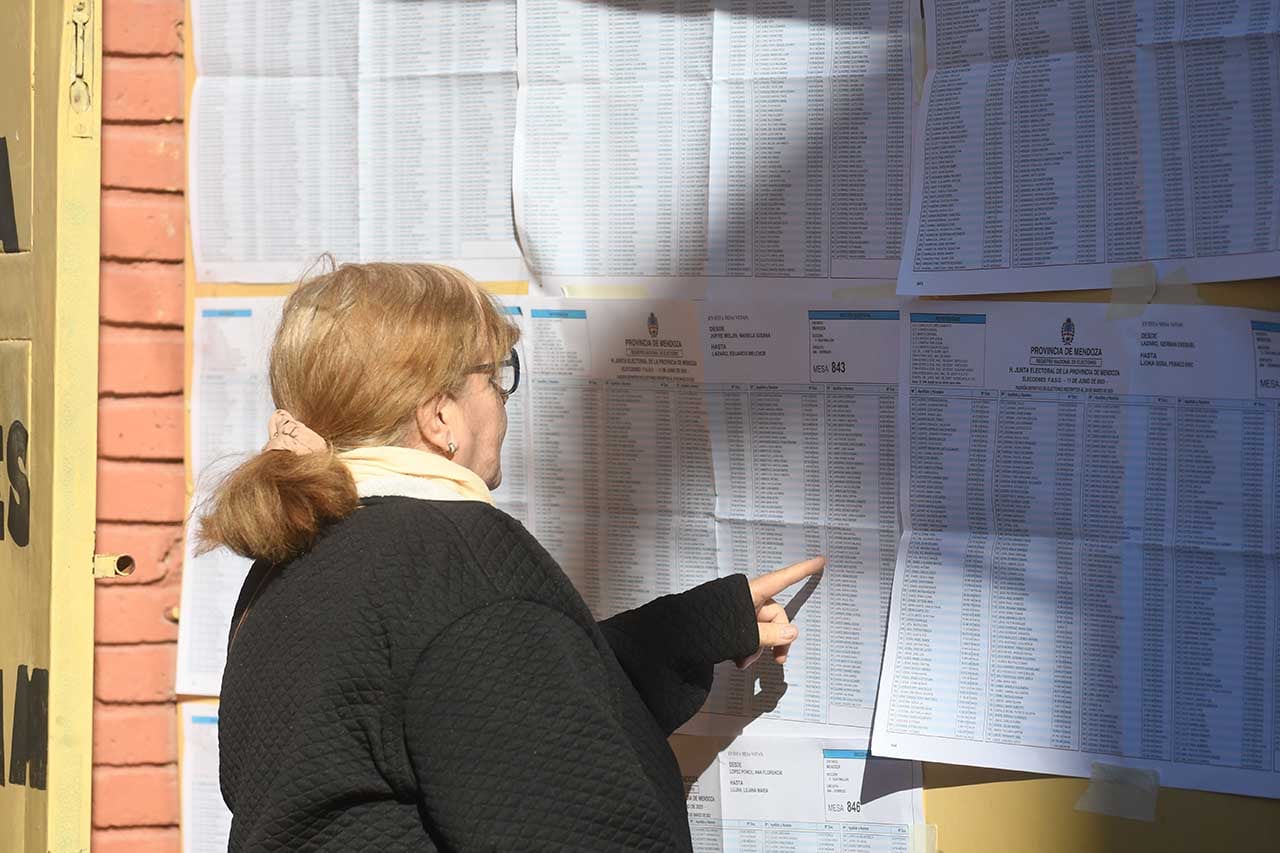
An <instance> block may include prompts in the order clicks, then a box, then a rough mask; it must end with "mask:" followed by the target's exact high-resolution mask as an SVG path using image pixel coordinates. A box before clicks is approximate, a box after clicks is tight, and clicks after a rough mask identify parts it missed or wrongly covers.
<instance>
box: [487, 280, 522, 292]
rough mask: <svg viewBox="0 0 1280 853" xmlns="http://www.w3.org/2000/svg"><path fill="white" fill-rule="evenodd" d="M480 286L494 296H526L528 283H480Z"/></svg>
mask: <svg viewBox="0 0 1280 853" xmlns="http://www.w3.org/2000/svg"><path fill="white" fill-rule="evenodd" d="M480 286H481V287H483V288H484V289H485V290H487V291H489V292H490V293H492V294H493V295H494V296H528V295H529V282H527V281H524V280H521V281H482V282H480Z"/></svg>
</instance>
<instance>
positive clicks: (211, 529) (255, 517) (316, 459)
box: [198, 450, 359, 563]
mask: <svg viewBox="0 0 1280 853" xmlns="http://www.w3.org/2000/svg"><path fill="white" fill-rule="evenodd" d="M358 500H359V497H358V495H357V494H356V484H355V481H354V480H352V479H351V473H350V472H349V471H348V470H347V467H346V466H345V465H343V464H342V462H340V461H339V460H338V458H337V456H336V455H335V454H334V453H333V452H332V451H330V452H325V453H308V454H306V455H303V456H300V455H298V454H296V453H290V452H289V451H286V450H266V451H263V452H261V453H259V454H258V455H256V456H254V457H252V458H250V459H249V460H248V461H246V462H244V463H243V464H242V465H240V466H239V467H237V468H236V469H235V470H234V471H232V472H231V473H230V474H228V475H227V477H226V479H224V480H223V481H222V483H220V484H219V485H218V487H217V489H216V490H215V491H214V493H213V496H212V498H211V499H210V501H209V503H208V504H207V508H206V509H205V511H204V512H203V513H202V514H201V517H200V531H199V534H198V535H199V548H198V553H204V552H206V551H209V550H212V549H213V548H216V547H218V546H219V545H225V546H226V547H227V548H230V549H231V550H232V551H234V552H236V553H237V554H240V555H241V556H244V557H249V558H250V559H254V560H266V561H268V562H271V563H283V562H286V561H288V560H290V559H292V558H294V557H296V556H298V555H299V554H301V553H303V552H304V551H307V550H309V549H310V548H311V546H312V545H313V544H314V543H315V541H316V537H318V536H319V535H320V531H321V530H323V529H324V528H325V527H326V526H327V525H329V524H332V523H333V522H335V521H338V520H340V519H342V518H344V517H346V516H347V515H350V514H351V513H352V512H354V511H355V508H356V503H357V501H358Z"/></svg>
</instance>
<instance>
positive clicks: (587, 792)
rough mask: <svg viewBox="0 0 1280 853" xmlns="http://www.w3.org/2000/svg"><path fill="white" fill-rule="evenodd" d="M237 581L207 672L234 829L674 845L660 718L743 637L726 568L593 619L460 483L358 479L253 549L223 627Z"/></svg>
mask: <svg viewBox="0 0 1280 853" xmlns="http://www.w3.org/2000/svg"><path fill="white" fill-rule="evenodd" d="M255 590H256V591H257V594H256V597H255V596H254V592H255ZM250 599H252V607H251V608H250V610H249V614H248V616H247V618H246V619H245V620H244V623H243V625H241V627H240V629H239V631H238V633H237V634H236V636H235V642H234V643H233V644H232V647H231V650H230V653H229V655H228V659H227V667H226V671H225V673H224V675H223V680H222V707H221V713H220V725H219V728H220V737H221V743H220V747H221V772H222V793H223V797H224V798H225V799H226V801H227V805H228V806H229V807H230V808H231V811H232V813H233V814H234V820H233V822H232V827H231V847H230V849H231V850H254V851H257V850H290V851H293V850H343V851H348V850H351V851H365V850H370V851H397V850H592V851H605V850H623V849H626V850H663V851H666V850H688V849H690V841H689V826H688V818H687V815H686V812H685V805H684V796H683V790H682V786H681V780H680V772H679V769H678V768H677V766H676V763H675V760H674V758H673V756H672V754H671V750H670V748H669V747H668V745H667V740H666V737H667V735H668V734H669V733H670V732H672V731H673V730H674V729H675V728H676V727H677V726H679V725H680V724H681V723H683V722H684V721H685V720H687V719H688V718H689V717H690V716H692V715H693V713H694V712H695V711H697V709H698V708H699V706H700V705H701V704H702V703H703V701H704V700H705V698H706V696H707V692H708V690H709V689H710V686H711V675H712V664H713V663H715V662H717V661H720V660H724V659H728V658H731V657H738V656H742V655H746V654H749V653H750V652H752V651H754V650H755V646H756V643H757V629H756V625H755V617H754V612H753V609H752V606H751V596H750V591H749V589H748V586H747V583H746V579H745V578H744V577H743V576H742V575H734V576H732V577H729V578H724V579H722V580H718V581H712V582H711V583H707V584H704V585H702V586H700V587H697V588H696V589H693V590H691V591H689V592H686V593H684V594H681V595H673V596H666V597H663V598H660V599H658V600H656V601H654V602H652V603H650V604H648V605H645V606H644V607H641V608H639V609H637V610H633V611H629V612H627V613H623V614H620V615H618V616H615V617H613V618H612V619H608V620H606V621H604V622H600V623H596V622H595V620H594V619H592V617H591V614H590V612H589V611H588V610H587V607H586V605H585V604H584V603H583V601H582V598H581V597H580V596H579V595H578V593H577V592H576V591H575V590H574V588H573V587H572V586H571V585H570V583H569V581H568V579H567V578H566V577H565V575H564V573H563V572H562V571H561V570H560V568H559V567H558V566H557V565H556V563H555V561H554V560H553V559H552V558H551V557H550V555H548V554H547V552H546V551H545V550H543V548H542V547H541V546H539V545H538V543H537V542H536V541H535V540H534V539H533V537H532V536H530V535H529V533H528V531H526V530H525V529H524V527H522V526H521V525H520V524H519V522H517V521H515V520H513V519H512V518H511V517H510V516H508V515H506V514H504V513H502V512H500V511H498V510H496V509H493V508H491V507H489V506H488V505H485V504H481V503H476V502H460V501H423V500H416V499H412V498H373V499H368V500H366V501H365V502H364V506H362V508H361V509H359V510H357V511H356V512H355V513H354V514H353V515H352V516H351V517H349V518H347V519H346V520H344V521H342V522H340V523H339V524H337V525H335V526H334V527H332V528H331V529H330V530H329V531H328V532H327V533H326V534H325V535H324V536H323V537H322V538H321V540H320V541H319V542H318V543H317V544H316V546H315V548H313V549H312V550H311V551H310V552H309V553H307V554H306V555H304V556H302V557H300V558H298V559H296V560H294V561H292V562H291V563H288V564H286V565H284V566H281V567H277V568H275V569H274V570H273V569H271V568H270V567H268V566H266V565H263V564H259V565H255V566H254V568H253V570H252V571H251V572H250V574H249V577H248V579H247V580H246V582H245V586H244V589H243V591H242V592H241V594H240V601H239V602H238V603H237V605H236V611H235V617H234V618H233V620H232V625H233V626H234V625H235V624H236V623H237V622H238V621H239V619H240V614H241V613H242V612H244V609H245V607H246V605H248V604H249V602H250ZM233 630H234V628H233Z"/></svg>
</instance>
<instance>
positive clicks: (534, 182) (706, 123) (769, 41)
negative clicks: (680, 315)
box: [514, 0, 912, 296]
mask: <svg viewBox="0 0 1280 853" xmlns="http://www.w3.org/2000/svg"><path fill="white" fill-rule="evenodd" d="M713 7H714V8H713ZM910 9H911V4H910V3H909V2H905V0H881V2H877V3H874V4H871V5H870V6H868V7H866V8H857V9H855V8H853V7H851V6H849V7H840V8H834V7H829V5H828V4H824V3H807V4H806V3H800V4H780V5H779V4H765V3H758V4H757V3H754V2H741V3H730V4H713V3H710V2H688V3H676V4H670V5H669V6H666V7H662V8H659V7H652V8H647V7H641V8H629V7H628V8H623V7H618V6H616V5H614V4H607V3H582V2H576V0H528V2H522V3H521V4H520V24H519V33H520V80H521V85H520V93H519V120H518V129H517V140H516V156H515V184H514V192H515V207H516V220H517V226H518V228H519V231H520V235H521V242H522V245H523V247H524V249H525V251H526V253H527V255H528V257H529V261H530V266H531V267H532V268H533V269H534V270H535V272H536V273H537V275H538V279H539V281H540V282H541V283H542V284H543V285H544V286H545V287H547V288H548V289H555V288H561V287H565V286H570V287H572V286H575V285H579V284H581V283H583V282H584V281H586V282H589V283H591V284H594V285H597V286H601V284H602V279H608V280H610V281H609V284H610V286H612V285H614V284H617V283H619V282H620V281H621V282H624V283H630V284H632V285H636V284H639V285H641V286H644V285H646V284H648V282H646V280H645V279H646V277H653V278H659V279H661V280H662V282H663V283H664V285H663V286H661V287H659V290H660V291H661V294H662V295H681V296H690V295H692V296H699V295H702V294H703V293H705V292H706V290H707V288H708V287H711V286H713V285H712V283H711V282H710V281H709V280H708V275H710V276H713V277H732V278H733V279H735V280H738V281H741V280H742V279H744V278H748V279H749V278H753V277H759V278H767V279H775V280H779V281H778V282H777V287H778V288H781V287H791V288H792V289H794V286H800V285H799V282H804V283H808V284H809V285H816V287H815V289H814V290H811V291H810V292H811V293H814V292H817V291H819V290H821V289H822V288H824V287H825V288H826V290H827V292H828V293H829V292H830V284H829V283H828V282H827V281H826V280H827V279H842V278H885V277H892V276H894V275H895V274H896V272H897V268H898V262H897V259H898V257H899V255H900V250H901V245H902V236H903V227H904V224H905V219H906V214H907V190H908V181H907V166H908V162H909V151H908V149H909V145H910V111H911V103H912V92H911V89H912V85H911V73H910V68H911V59H910V53H911V51H910V38H909V32H910V20H909V17H910V15H909V10H910ZM788 278H790V279H792V280H794V281H793V282H788V281H787V279H788ZM653 295H658V294H657V293H654V294H653Z"/></svg>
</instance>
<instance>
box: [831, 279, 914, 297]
mask: <svg viewBox="0 0 1280 853" xmlns="http://www.w3.org/2000/svg"><path fill="white" fill-rule="evenodd" d="M831 298H832V299H898V298H899V297H898V282H896V281H868V282H867V283H866V284H855V285H853V286H851V287H837V288H834V289H832V291H831Z"/></svg>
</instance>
